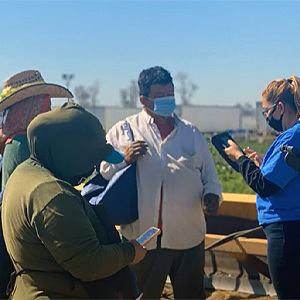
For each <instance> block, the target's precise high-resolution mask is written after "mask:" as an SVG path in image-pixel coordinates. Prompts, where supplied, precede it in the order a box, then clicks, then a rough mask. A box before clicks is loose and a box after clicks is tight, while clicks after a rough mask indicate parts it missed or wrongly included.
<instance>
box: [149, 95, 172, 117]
mask: <svg viewBox="0 0 300 300" xmlns="http://www.w3.org/2000/svg"><path fill="white" fill-rule="evenodd" d="M146 98H147V99H149V100H151V101H153V102H154V109H153V110H151V109H150V108H148V107H146V109H148V110H149V111H152V112H153V113H155V114H156V115H159V116H162V117H169V116H170V115H171V114H172V113H173V112H174V110H175V107H176V104H175V97H174V96H166V97H161V98H154V99H151V98H148V97H146Z"/></svg>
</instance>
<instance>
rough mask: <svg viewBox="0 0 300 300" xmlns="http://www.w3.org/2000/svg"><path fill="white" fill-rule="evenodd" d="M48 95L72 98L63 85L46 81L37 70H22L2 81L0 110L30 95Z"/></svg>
mask: <svg viewBox="0 0 300 300" xmlns="http://www.w3.org/2000/svg"><path fill="white" fill-rule="evenodd" d="M37 95H50V98H73V95H72V93H71V92H70V91H69V90H68V89H66V88H65V87H63V86H61V85H58V84H53V83H46V82H45V81H44V79H43V77H42V75H41V73H40V72H39V71H37V70H28V71H23V72H20V73H18V74H15V75H13V76H11V77H10V78H8V79H7V80H5V81H4V83H3V90H2V93H1V95H0V111H3V110H5V109H6V108H8V107H10V106H12V105H14V104H16V103H18V102H20V101H22V100H24V99H26V98H29V97H32V96H37Z"/></svg>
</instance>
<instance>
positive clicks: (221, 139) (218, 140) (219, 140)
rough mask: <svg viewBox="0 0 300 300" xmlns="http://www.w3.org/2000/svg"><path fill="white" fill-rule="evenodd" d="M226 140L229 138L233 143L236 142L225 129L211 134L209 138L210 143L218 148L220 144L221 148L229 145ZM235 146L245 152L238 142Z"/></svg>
mask: <svg viewBox="0 0 300 300" xmlns="http://www.w3.org/2000/svg"><path fill="white" fill-rule="evenodd" d="M228 140H231V141H233V142H234V143H235V144H237V142H236V141H235V140H234V139H233V138H232V137H231V135H230V134H229V133H228V132H227V131H224V132H222V133H219V134H217V135H215V136H213V137H212V138H211V141H212V144H213V145H214V146H215V147H218V148H220V146H221V147H222V148H223V149H224V148H227V147H229V144H228ZM237 146H238V147H239V149H240V151H241V152H242V153H243V154H245V152H244V151H243V149H242V148H241V147H240V146H239V145H238V144H237Z"/></svg>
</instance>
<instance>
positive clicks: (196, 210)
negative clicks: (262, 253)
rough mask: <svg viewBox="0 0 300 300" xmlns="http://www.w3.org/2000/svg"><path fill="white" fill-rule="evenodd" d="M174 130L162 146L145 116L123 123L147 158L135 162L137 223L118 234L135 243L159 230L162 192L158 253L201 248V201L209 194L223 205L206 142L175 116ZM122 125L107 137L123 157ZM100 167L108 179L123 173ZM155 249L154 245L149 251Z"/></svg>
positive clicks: (125, 142)
mask: <svg viewBox="0 0 300 300" xmlns="http://www.w3.org/2000/svg"><path fill="white" fill-rule="evenodd" d="M174 118H175V127H174V130H173V131H172V132H171V133H170V134H169V135H168V136H167V137H166V138H165V140H164V141H162V140H161V136H160V132H159V130H158V127H157V126H156V124H155V123H154V120H153V118H152V117H151V116H149V115H148V114H147V112H145V111H144V110H142V111H141V112H140V113H138V114H136V115H132V116H130V117H128V118H126V120H127V122H128V123H129V125H130V128H131V130H132V133H133V136H134V140H143V141H145V142H146V143H147V144H148V151H147V154H146V155H144V156H142V157H140V158H139V159H138V160H137V187H138V210H139V219H138V220H137V221H135V222H134V223H132V224H128V225H122V226H121V233H122V235H123V236H124V237H126V238H127V239H129V240H130V239H135V238H137V237H138V236H139V235H140V234H142V233H143V232H144V231H146V230H147V229H148V228H149V227H150V226H157V225H158V219H159V207H160V198H161V188H162V187H163V189H162V193H163V194H162V211H161V214H162V233H163V235H162V239H161V247H162V248H169V249H188V248H192V247H194V246H197V245H199V244H200V243H201V242H202V241H203V239H204V236H205V233H206V224H205V218H204V213H203V207H202V205H203V203H202V199H203V197H204V195H206V194H208V193H213V194H216V195H218V196H219V199H220V201H221V199H222V187H221V184H220V182H219V179H218V177H217V174H216V170H215V165H214V162H213V160H212V157H211V154H210V152H209V149H208V146H207V143H206V140H205V137H204V136H203V135H202V134H201V132H200V131H199V130H198V129H197V128H196V126H194V125H192V124H191V123H190V122H188V121H186V120H182V119H180V118H179V117H177V116H176V115H175V116H174ZM124 125H125V123H124V121H120V122H118V123H117V124H115V125H114V126H113V127H112V128H111V129H110V130H109V131H108V133H107V136H106V138H107V142H108V143H110V144H112V145H113V146H114V147H115V148H116V149H117V150H119V151H122V152H123V151H124V150H125V148H126V146H127V145H128V143H130V136H129V133H128V131H127V130H126V129H125V126H124ZM125 166H126V163H125V162H122V163H121V164H118V165H113V164H109V163H107V162H104V161H103V162H102V163H101V167H100V172H101V174H102V176H103V177H105V178H106V179H110V178H111V177H112V176H113V174H114V173H115V172H116V171H118V170H120V169H122V168H124V167H125ZM154 248H156V243H155V241H152V242H150V243H149V244H148V245H147V249H154Z"/></svg>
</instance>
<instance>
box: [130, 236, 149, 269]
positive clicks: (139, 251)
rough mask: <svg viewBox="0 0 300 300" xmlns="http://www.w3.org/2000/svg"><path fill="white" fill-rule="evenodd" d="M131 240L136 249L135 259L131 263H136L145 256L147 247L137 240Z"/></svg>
mask: <svg viewBox="0 0 300 300" xmlns="http://www.w3.org/2000/svg"><path fill="white" fill-rule="evenodd" d="M129 242H130V243H132V244H133V246H134V250H135V256H134V259H133V261H132V262H131V263H130V265H135V264H137V263H139V262H140V261H141V260H142V259H143V258H144V257H145V255H146V253H147V249H146V248H145V247H144V246H142V245H140V244H139V243H138V242H137V241H136V240H130V241H129Z"/></svg>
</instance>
